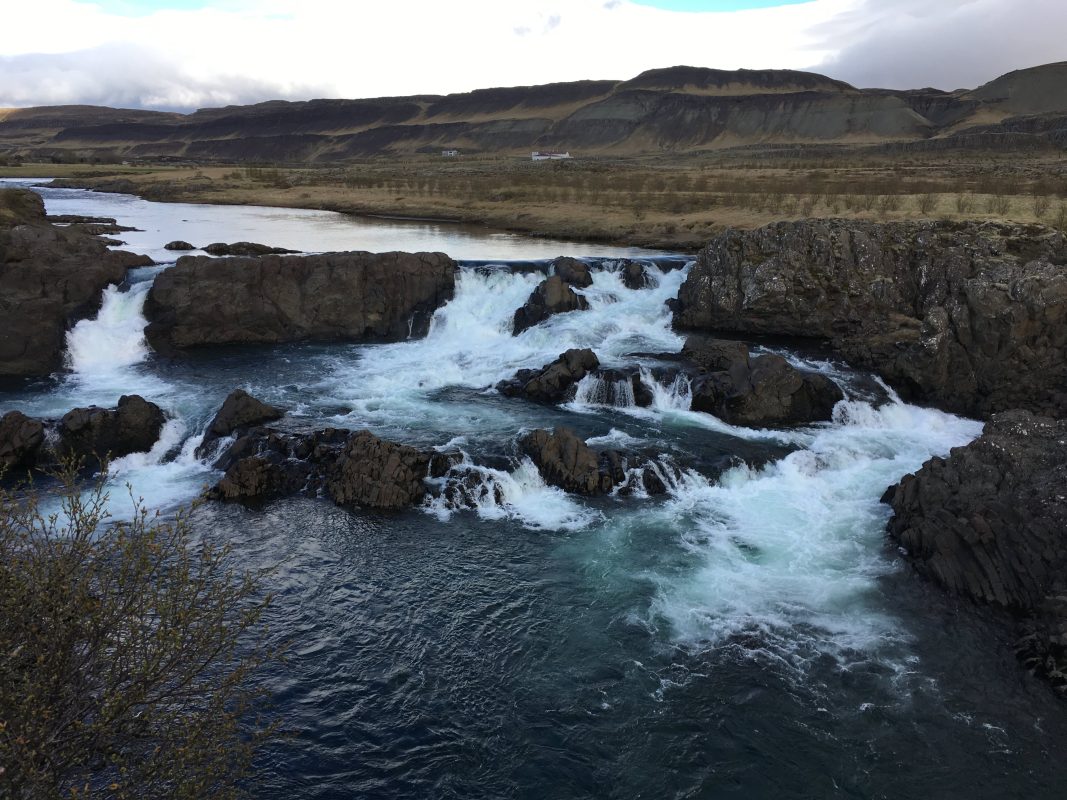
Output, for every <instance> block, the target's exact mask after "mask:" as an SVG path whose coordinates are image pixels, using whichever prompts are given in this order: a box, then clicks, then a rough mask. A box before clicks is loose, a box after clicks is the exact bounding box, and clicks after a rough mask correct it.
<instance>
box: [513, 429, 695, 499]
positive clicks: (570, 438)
mask: <svg viewBox="0 0 1067 800" xmlns="http://www.w3.org/2000/svg"><path fill="white" fill-rule="evenodd" d="M518 447H519V452H520V453H521V454H522V455H524V456H528V457H529V459H530V460H531V461H532V462H533V463H534V466H536V467H537V471H538V472H539V473H540V474H541V477H542V478H543V479H544V481H545V483H547V484H549V485H551V486H556V487H558V488H560V489H562V490H563V491H565V492H572V493H574V494H580V495H586V496H596V495H604V494H608V493H609V492H612V491H619V492H620V493H622V492H623V491H628V492H633V491H635V490H640V491H643V492H644V493H645V494H647V495H658V494H665V493H666V491H667V487H666V484H665V483H664V481H663V477H662V476H663V475H664V474H666V472H673V473H676V472H677V471H676V469H675V468H674V467H673V466H671V465H670V464H668V463H666V462H663V461H659V462H656V463H653V462H652V460H651V459H649V458H646V457H642V456H631V455H627V454H625V453H621V452H619V451H618V450H594V449H593V448H591V447H590V446H589V445H587V444H586V443H585V441H584V440H583V439H582V438H581V437H580V436H578V434H576V433H575V432H574V431H572V430H571V429H570V428H564V427H557V428H556V429H555V430H552V431H547V430H535V431H530V432H529V433H527V434H525V435H524V436H522V437H521V438H520V439H519V441H518Z"/></svg>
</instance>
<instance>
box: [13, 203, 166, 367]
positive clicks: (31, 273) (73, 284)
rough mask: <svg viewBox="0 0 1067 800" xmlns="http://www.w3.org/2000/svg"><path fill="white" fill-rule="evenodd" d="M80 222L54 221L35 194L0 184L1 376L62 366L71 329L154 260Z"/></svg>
mask: <svg viewBox="0 0 1067 800" xmlns="http://www.w3.org/2000/svg"><path fill="white" fill-rule="evenodd" d="M81 228H82V226H79V225H74V226H68V227H57V226H56V225H52V224H50V223H49V222H47V221H46V219H45V213H44V203H43V201H42V200H41V197H40V195H38V194H36V193H35V192H31V191H28V190H23V189H0V319H2V320H3V324H0V376H33V375H48V374H49V373H51V372H53V371H55V370H57V369H59V368H60V367H61V366H62V365H63V352H64V350H65V349H66V332H67V330H68V328H70V327H71V326H72V325H73V324H74V323H75V322H77V321H78V320H80V319H83V318H85V317H88V316H90V315H92V314H93V313H95V312H96V310H97V309H98V308H99V307H100V303H101V298H102V293H103V291H104V289H105V288H106V287H107V286H109V285H110V284H113V283H121V282H122V280H123V279H124V278H125V277H126V271H127V270H128V269H130V268H131V267H137V266H148V265H150V264H151V263H152V260H151V259H149V258H147V257H145V256H138V255H134V254H133V253H125V252H121V251H115V250H108V248H107V245H106V244H105V243H104V242H102V241H100V240H99V239H97V238H96V237H95V236H92V235H90V234H88V233H87V232H85V231H84V230H82V229H81Z"/></svg>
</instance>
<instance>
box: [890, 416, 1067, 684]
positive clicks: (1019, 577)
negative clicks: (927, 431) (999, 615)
mask: <svg viewBox="0 0 1067 800" xmlns="http://www.w3.org/2000/svg"><path fill="white" fill-rule="evenodd" d="M1065 487H1067V421H1065V420H1053V419H1050V418H1047V417H1041V416H1035V415H1033V414H1031V413H1029V412H1025V411H1013V412H1006V413H1003V414H998V415H996V416H994V417H993V418H992V419H991V420H990V421H989V422H988V423H987V424H986V427H985V431H984V432H983V434H982V436H981V437H980V438H978V439H976V440H975V441H974V442H972V443H971V444H969V445H967V446H966V447H960V448H956V449H955V450H953V451H952V453H951V454H950V455H949V457H948V458H934V459H931V460H930V461H928V462H927V463H926V464H924V465H923V467H922V469H920V470H919V471H918V472H917V473H915V474H914V475H908V476H906V477H905V478H904V479H903V480H902V481H901V482H900V484H899V485H897V486H895V487H893V488H891V489H890V490H889V491H888V492H887V493H886V496H885V497H884V498H883V500H884V501H886V502H888V503H889V504H890V505H892V507H893V518H892V520H891V521H890V523H889V532H890V535H891V536H892V537H893V538H894V539H895V540H896V541H898V542H899V543H900V544H901V546H902V547H903V548H905V551H906V553H907V557H908V559H909V560H910V561H911V563H913V564H914V565H915V567H916V569H917V570H919V572H920V573H922V574H923V575H925V576H926V577H928V578H930V579H932V580H934V581H936V582H937V583H939V584H940V585H942V586H944V587H945V588H946V589H948V590H950V591H952V592H955V593H956V594H959V595H962V596H965V597H969V598H971V599H973V600H976V601H978V602H982V603H988V604H991V605H994V606H999V607H1002V608H1005V609H1008V610H1010V611H1012V612H1014V613H1016V614H1018V615H1020V617H1021V618H1022V619H1023V620H1024V627H1025V631H1026V635H1025V636H1024V638H1023V640H1022V641H1021V643H1020V655H1021V656H1022V657H1023V658H1024V660H1025V661H1026V662H1027V663H1028V664H1029V665H1030V666H1031V667H1033V668H1034V669H1035V670H1037V671H1038V672H1040V673H1042V674H1045V675H1047V676H1048V677H1049V678H1050V679H1051V680H1052V682H1053V683H1054V685H1056V686H1057V687H1058V688H1059V689H1060V690H1061V691H1064V692H1067V491H1065Z"/></svg>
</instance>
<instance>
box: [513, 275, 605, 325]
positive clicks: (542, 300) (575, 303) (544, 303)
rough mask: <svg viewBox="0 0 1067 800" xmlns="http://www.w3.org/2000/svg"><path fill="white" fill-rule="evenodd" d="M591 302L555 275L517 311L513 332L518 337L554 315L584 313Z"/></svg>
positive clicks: (544, 281) (539, 287)
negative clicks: (574, 312)
mask: <svg viewBox="0 0 1067 800" xmlns="http://www.w3.org/2000/svg"><path fill="white" fill-rule="evenodd" d="M587 308H589V302H588V301H587V300H586V299H585V298H584V297H582V296H581V295H580V294H578V293H577V292H575V291H574V289H572V288H571V286H570V284H568V283H566V282H565V281H564V280H563V279H562V278H561V277H560V276H559V275H553V276H551V277H549V278H546V279H545V280H543V281H541V283H539V284H538V285H537V288H536V289H534V290H533V292H532V293H531V294H530V297H529V298H528V299H527V300H526V303H525V305H523V306H522V307H521V308H519V309H518V310H516V311H515V318H514V320H513V322H512V326H511V332H512V334H514V335H515V336H518V335H519V334H520V333H522V332H523V331H524V330H526V329H527V328H532V327H533V326H534V325H537V324H539V323H541V322H544V321H545V320H546V319H548V318H549V317H551V316H552V315H553V314H564V313H566V312H568V311H584V310H585V309H587Z"/></svg>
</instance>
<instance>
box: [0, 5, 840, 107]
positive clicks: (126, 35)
mask: <svg viewBox="0 0 1067 800" xmlns="http://www.w3.org/2000/svg"><path fill="white" fill-rule="evenodd" d="M856 2H857V0H814V2H811V3H807V4H803V5H795V6H786V7H782V8H777V9H764V10H758V11H745V12H736V13H729V14H726V13H723V14H707V13H704V14H679V13H676V12H668V11H661V10H658V9H654V8H650V7H647V6H640V5H636V4H634V3H631V2H625V0H622V1H620V0H612V1H610V2H606V3H605V2H604V0H566V2H563V0H515V2H499V3H487V2H483V1H482V0H451V1H450V2H448V3H442V2H439V0H391V1H390V2H388V3H374V5H373V11H372V12H370V11H368V6H369V5H370V4H368V3H353V2H348V0H302V2H298V0H232V1H231V2H230V3H228V4H226V6H225V7H216V8H206V9H199V10H187V11H162V12H157V13H154V14H150V15H146V16H141V17H124V16H117V15H113V14H107V13H105V12H104V11H103V10H102V9H100V8H99V7H97V6H93V5H90V4H86V3H81V2H75V1H74V0H35V2H33V3H20V4H17V5H13V7H12V8H11V9H7V10H5V14H6V15H7V20H6V21H7V23H8V24H7V25H6V26H5V27H7V28H8V30H17V31H19V35H18V36H11V37H5V38H4V39H3V41H2V42H0V106H5V105H7V106H11V105H36V104H42V103H75V102H99V103H107V104H109V105H113V104H122V105H135V106H145V107H195V106H202V105H217V104H220V103H228V102H234V103H236V102H254V101H257V100H263V99H268V98H271V97H284V98H293V97H311V96H326V97H375V96H383V95H405V94H444V93H448V92H457V91H469V90H471V89H476V88H482V87H489V86H514V85H524V84H534V83H549V82H554V81H567V80H578V79H582V78H615V79H622V78H629V77H633V76H634V75H636V74H637V73H639V72H641V71H643V70H646V69H651V68H654V67H663V66H671V65H674V64H696V65H700V66H715V67H719V68H723V69H735V68H739V67H750V68H755V67H781V68H785V67H795V66H797V65H799V64H806V63H812V62H814V61H819V60H821V59H822V58H824V57H826V56H828V55H830V54H831V52H830V51H828V50H824V49H820V46H819V40H818V38H817V37H816V36H814V35H812V34H811V33H809V31H810V30H811V29H812V28H813V27H816V26H818V25H819V24H820V23H826V22H828V21H830V20H831V19H833V18H834V17H836V16H837V15H839V14H840V13H841V12H843V11H845V10H847V9H848V8H850V7H852V6H854V5H855V3H856Z"/></svg>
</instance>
